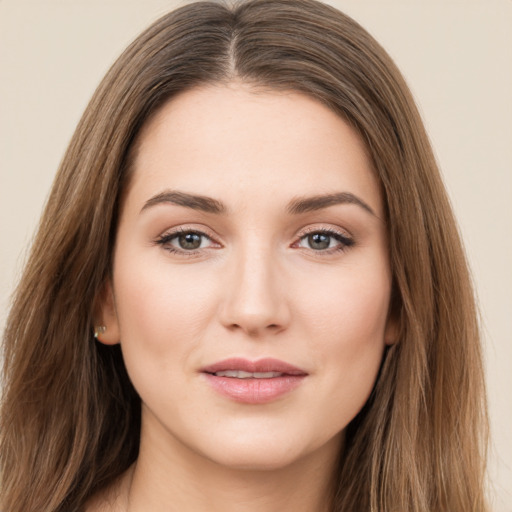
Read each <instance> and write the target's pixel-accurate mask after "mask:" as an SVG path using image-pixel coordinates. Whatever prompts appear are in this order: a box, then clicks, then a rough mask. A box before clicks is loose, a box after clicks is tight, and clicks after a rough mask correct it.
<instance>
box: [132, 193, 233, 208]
mask: <svg viewBox="0 0 512 512" xmlns="http://www.w3.org/2000/svg"><path fill="white" fill-rule="evenodd" d="M165 203H170V204H175V205H178V206H184V207H185V208H191V209H192V210H199V211H202V212H205V213H216V214H222V213H226V211H227V208H226V206H225V205H224V204H223V203H221V202H220V201H217V200H216V199H213V198H211V197H206V196H200V195H195V194H187V193H186V192H179V191H174V190H166V191H164V192H161V193H160V194H157V195H156V196H153V197H152V198H151V199H149V200H148V201H146V202H145V203H144V206H143V207H142V209H141V213H142V212H143V211H144V210H147V209H148V208H151V207H152V206H156V205H158V204H165Z"/></svg>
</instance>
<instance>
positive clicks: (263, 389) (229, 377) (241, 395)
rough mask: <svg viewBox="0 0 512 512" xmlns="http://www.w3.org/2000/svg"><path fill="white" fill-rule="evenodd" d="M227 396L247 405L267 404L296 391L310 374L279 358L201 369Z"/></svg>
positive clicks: (233, 362)
mask: <svg viewBox="0 0 512 512" xmlns="http://www.w3.org/2000/svg"><path fill="white" fill-rule="evenodd" d="M201 373H202V374H203V375H204V376H205V377H206V380H207V382H208V383H209V384H210V386H211V387H212V388H213V389H214V390H215V391H216V392H217V393H219V394H220V395H222V396H223V397H227V398H228V399H230V400H233V401H235V402H239V403H245V404H264V403H268V402H272V401H274V400H277V399H278V398H280V397H283V396H284V395H287V394H288V393H290V392H291V391H293V390H294V389H296V388H297V387H298V386H300V384H301V383H302V382H303V380H304V379H305V377H307V375H308V373H307V372H305V371H303V370H301V369H300V368H297V367H295V366H293V365H290V364H288V363H285V362H283V361H279V360H277V359H270V358H267V359H261V360H259V361H249V360H246V359H238V358H237V359H228V360H225V361H220V362H218V363H215V364H213V365H210V366H208V367H206V368H203V369H202V370H201Z"/></svg>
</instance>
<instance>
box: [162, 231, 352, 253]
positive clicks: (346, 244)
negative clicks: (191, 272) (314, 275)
mask: <svg viewBox="0 0 512 512" xmlns="http://www.w3.org/2000/svg"><path fill="white" fill-rule="evenodd" d="M188 234H193V235H198V236H199V237H201V238H206V239H208V240H210V241H212V242H213V239H212V237H211V236H209V235H207V234H206V233H204V232H203V231H201V230H197V229H186V228H181V227H180V228H178V229H176V230H174V231H172V232H170V233H166V234H164V235H161V236H160V237H159V238H157V239H156V240H155V243H156V244H157V245H160V246H162V247H163V248H164V249H165V250H166V251H169V252H170V253H172V254H177V255H180V256H184V257H192V256H197V255H198V254H200V252H201V250H202V249H204V248H201V247H199V248H197V249H191V250H187V249H180V248H177V247H173V246H172V245H170V243H171V242H172V241H173V240H175V239H176V238H178V237H179V236H181V235H188ZM316 234H320V235H326V236H328V237H331V238H334V239H335V240H336V241H337V242H338V243H339V245H338V246H336V247H328V248H326V249H316V250H315V249H313V248H303V249H306V250H309V251H312V252H313V253H314V254H315V255H318V256H322V255H330V254H334V253H338V252H342V251H346V250H347V249H349V248H350V247H352V246H353V245H354V244H355V241H354V240H353V239H352V238H350V237H348V236H347V235H346V234H344V233H342V232H340V231H337V230H335V229H328V228H310V229H307V230H306V231H305V232H304V233H302V234H301V236H300V237H299V239H298V240H297V241H296V242H294V243H293V244H292V245H291V247H296V248H301V247H300V246H299V244H300V243H301V242H302V240H304V239H306V238H307V237H309V236H312V235H316ZM214 243H215V242H214Z"/></svg>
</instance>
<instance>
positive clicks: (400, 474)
mask: <svg viewBox="0 0 512 512" xmlns="http://www.w3.org/2000/svg"><path fill="white" fill-rule="evenodd" d="M235 78H236V79H237V80H242V81H245V82H247V83H253V84H255V85H258V86H264V87H268V88H269V89H280V90H283V89H284V90H294V91H300V92H303V93H305V94H307V95H309V96H311V97H313V98H316V99H317V100H318V101H320V102H322V103H324V104H326V105H327V106H329V107H330V108H331V109H332V110H333V111H335V112H337V113H339V115H341V116H343V117H344V119H346V120H347V121H348V122H349V123H350V124H351V125H352V126H353V127H354V128H355V129H356V130H357V131H358V132H359V134H360V135H361V137H362V138H363V140H364V141H365V143H366V145H367V148H368V151H369V153H370V155H371V157H372V159H373V163H374V167H375V170H376V173H377V175H378V178H379V180H380V183H381V187H382V193H383V198H384V203H385V205H386V213H387V226H388V234H389V246H390V255H391V266H392V273H393V280H394V287H393V296H392V308H393V311H392V314H394V315H396V318H397V322H398V324H399V326H400V327H399V330H400V333H399V342H398V343H397V344H396V345H394V346H393V347H391V348H389V350H388V351H387V353H386V356H385V358H384V361H383V363H382V368H381V372H380V375H379V377H378V379H377V382H376V384H375V388H374V391H373V393H372V396H371V397H370V399H369V401H368V403H367V404H366V405H365V407H364V408H363V410H362V411H361V412H360V413H359V414H358V416H357V417H356V418H355V419H354V420H353V421H352V423H351V424H350V425H349V427H348V429H347V441H346V446H345V447H344V451H343V453H342V454H341V456H340V467H339V475H338V476H337V482H338V483H337V489H335V498H334V503H333V508H332V510H333V511H336V512H342V511H345V512H354V511H364V510H368V511H370V510H372V511H381V512H391V511H393V512H397V511H409V512H420V511H421V512H427V511H432V510H435V511H445V512H448V511H450V512H455V511H460V512H468V511H478V512H482V511H484V510H487V508H486V504H485V498H484V467H485V447H486V428H487V418H486V409H485V396H484V385H483V372H482V363H481V353H480V344H479V334H478V325H477V319H476V312H475V305H474V299H473V292H472V287H471V282H470V278H469V275H468V269H467V264H466V261H465V257H464V253H463V250H462V247H461V243H460V240H459V235H458V232H457V228H456V224H455V221H454V218H453V214H452V211H451V208H450V205H449V202H448V199H447V197H446V193H445V190H444V187H443V184H442V181H441V179H440V176H439V172H438V169H437V165H436V162H435V159H434V156H433V154H432V150H431V148H430V144H429V141H428V138H427V135H426V133H425V130H424V128H423V125H422V122H421V119H420V116H419V115H418V112H417V109H416V107H415V105H414V102H413V100H412V97H411V94H410V92H409V90H408V88H407V86H406V84H405V83H404V80H403V78H402V76H401V75H400V73H399V71H398V70H397V68H396V67H395V65H394V63H393V62H392V60H391V59H390V57H389V56H388V55H387V54H386V53H385V51H384V50H383V49H382V48H381V47H380V46H379V45H378V43H376V41H375V40H374V39H373V38H372V37H371V36H370V35H369V34H368V33H367V32H366V31H365V30H364V29H362V28H361V27H360V26H359V25H358V24H357V23H356V22H354V21H353V20H352V19H350V18H349V17H347V16H345V15H344V14H342V13H340V12H339V11H337V10H335V9H334V8H331V7H329V6H326V5H324V4H321V3H319V2H316V1H314V0H249V1H247V2H243V3H239V4H236V5H235V6H233V7H228V6H225V5H222V4H219V3H214V2H200V3H195V4H191V5H188V6H185V7H182V8H180V9H178V10H176V11H174V12H171V13H169V14H167V15H166V16H164V17H162V18H161V19H160V20H158V21H157V22H156V23H154V24H153V25H152V26H151V27H150V28H149V29H147V30H146V31H145V32H144V33H143V34H142V35H141V36H139V37H138V38H137V39H136V40H135V41H134V42H133V43H132V44H131V45H130V46H129V47H128V49H127V50H126V51H125V52H124V53H123V55H122V56H121V57H120V58H119V59H118V60H117V62H116V63H115V64H114V65H113V67H112V68H111V69H110V71H109V72H108V74H107V75H106V77H105V78H104V80H103V81H102V83H101V84H100V86H99V87H98V89H97V91H96V93H95V94H94V96H93V98H92V100H91V102H90V104H89V106H88V107H87V110H86V111H85V113H84V115H83V118H82V119H81V121H80V123H79V125H78V127H77V129H76V132H75V134H74V136H73V138H72V140H71V143H70V145H69V148H68V150H67V153H66V155H65V157H64V159H63V162H62V164H61V167H60V169H59V172H58V174H57V177H56V179H55V182H54V185H53V189H52V192H51V195H50V197H49V200H48V204H47V206H46V209H45V212H44V215H43V217H42V220H41V223H40V227H39V231H38V234H37V237H36V238H35V241H34V243H33V247H32V252H31V256H30V259H29V261H28V263H27V266H26V269H25V272H24V274H23V278H22V280H21V282H20V284H19V286H18V289H17V292H16V294H15V297H14V301H13V305H12V309H11V311H10V316H9V318H8V321H7V327H6V331H5V338H4V342H5V343H4V374H3V387H4V392H3V401H2V409H1V418H0V429H1V430H0V471H1V480H0V483H1V487H0V488H1V491H0V494H1V497H0V509H2V510H4V511H6V512H7V511H9V512H42V511H45V512H70V511H75V510H79V509H80V507H81V506H83V503H84V501H85V500H86V499H87V498H88V497H90V496H91V495H92V494H94V493H95V492H97V491H98V490H100V489H102V488H104V487H106V486H107V485H108V484H110V483H112V482H113V480H114V479H115V478H116V477H118V476H119V475H120V474H121V473H122V472H123V471H125V470H126V469H127V468H128V467H129V466H130V464H132V463H133V461H134V460H135V459H136V457H137V451H138V444H139V429H140V400H139V398H138V396H137V394H136V393H135V391H134V389H133V387H132V385H131V384H130V381H129V379H128V377H127V374H126V371H125V368H124V364H123V361H122V357H121V352H120V349H119V347H107V346H104V345H101V344H98V343H95V340H94V337H93V332H92V325H93V316H94V307H95V300H97V297H98V295H99V294H100V293H101V289H102V286H103V284H104V283H105V281H106V280H107V279H108V276H109V273H110V271H111V263H112V261H111V256H112V250H113V244H114V242H115V235H116V226H117V212H118V209H119V203H120V198H121V197H122V192H123V190H124V189H125V187H126V183H127V180H128V178H129V151H130V148H131V147H133V143H134V140H135V138H136V136H137V133H138V132H139V130H140V128H141V126H142V125H143V124H144V123H145V122H146V121H147V120H148V118H149V116H151V115H152V114H154V113H155V112H156V110H157V109H158V108H159V107H160V106H161V105H162V104H163V103H164V102H165V101H167V100H168V99H169V98H171V97H173V96H174V95H176V94H177V93H179V92H181V91H184V90H186V89H189V88H192V87H194V86H196V85H200V84H206V83H220V82H227V81H230V80H232V79H235Z"/></svg>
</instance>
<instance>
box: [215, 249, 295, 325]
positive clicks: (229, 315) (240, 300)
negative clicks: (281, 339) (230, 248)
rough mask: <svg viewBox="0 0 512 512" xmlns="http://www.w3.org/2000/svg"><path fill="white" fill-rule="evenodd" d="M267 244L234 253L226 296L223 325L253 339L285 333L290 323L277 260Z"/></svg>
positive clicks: (223, 308)
mask: <svg viewBox="0 0 512 512" xmlns="http://www.w3.org/2000/svg"><path fill="white" fill-rule="evenodd" d="M266 242H267V243H263V244H262V243H261V240H260V241H259V242H257V241H255V240H253V241H252V243H251V242H247V243H246V244H244V245H243V246H242V247H240V248H239V250H238V251H234V252H235V254H233V258H232V259H231V261H230V265H231V269H230V270H231V271H230V272H229V279H228V280H227V282H226V288H225V294H224V301H223V307H222V322H223V324H224V325H225V326H226V327H228V328H231V329H239V330H242V331H245V332H246V333H248V334H251V335H257V334H260V333H262V332H264V331H268V330H272V331H279V330H282V329H283V328H284V327H285V326H286V324H287V323H288V320H289V311H288V307H287V303H286V298H285V290H284V288H283V287H282V283H281V278H280V277H281V276H280V273H279V266H278V262H277V258H276V255H275V254H274V253H273V251H272V250H271V248H270V247H269V244H268V240H267V241H266Z"/></svg>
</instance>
